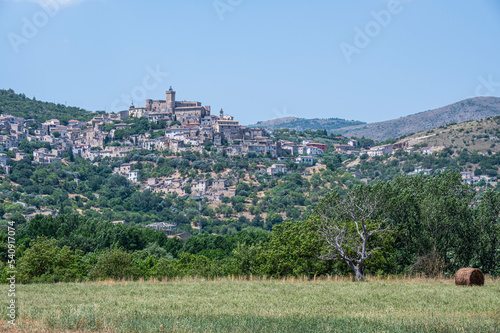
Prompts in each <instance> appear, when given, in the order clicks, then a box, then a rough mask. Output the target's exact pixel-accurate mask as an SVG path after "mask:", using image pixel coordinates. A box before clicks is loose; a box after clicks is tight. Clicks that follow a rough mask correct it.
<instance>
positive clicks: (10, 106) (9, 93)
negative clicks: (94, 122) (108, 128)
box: [0, 89, 96, 124]
mask: <svg viewBox="0 0 500 333" xmlns="http://www.w3.org/2000/svg"><path fill="white" fill-rule="evenodd" d="M0 114H11V115H13V116H16V117H23V118H25V119H35V120H36V121H40V122H44V121H46V120H48V119H59V120H60V121H61V122H62V123H63V124H66V123H67V122H68V120H71V119H76V120H80V121H87V120H89V119H92V117H93V116H94V115H95V114H96V113H93V112H90V111H87V110H84V109H81V108H77V107H71V106H65V105H62V104H55V103H50V102H41V101H37V100H36V99H34V98H33V99H31V98H28V97H26V96H25V95H24V94H16V93H15V92H14V90H12V89H9V90H4V89H0Z"/></svg>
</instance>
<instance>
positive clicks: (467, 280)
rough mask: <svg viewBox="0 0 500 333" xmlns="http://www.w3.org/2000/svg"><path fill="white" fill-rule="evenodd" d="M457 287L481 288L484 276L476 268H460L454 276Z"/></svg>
mask: <svg viewBox="0 0 500 333" xmlns="http://www.w3.org/2000/svg"><path fill="white" fill-rule="evenodd" d="M455 284H456V285H457V286H482V285H484V274H483V272H481V270H480V269H477V268H470V267H467V268H460V269H459V270H458V271H457V273H456V274H455Z"/></svg>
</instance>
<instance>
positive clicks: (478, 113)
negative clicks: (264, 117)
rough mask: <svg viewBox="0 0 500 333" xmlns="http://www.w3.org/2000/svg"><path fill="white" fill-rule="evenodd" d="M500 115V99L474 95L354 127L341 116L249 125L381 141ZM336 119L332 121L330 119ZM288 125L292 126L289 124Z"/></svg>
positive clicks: (283, 120) (290, 119)
mask: <svg viewBox="0 0 500 333" xmlns="http://www.w3.org/2000/svg"><path fill="white" fill-rule="evenodd" d="M498 115H500V98H499V97H493V96H486V97H472V98H468V99H464V100H462V101H458V102H456V103H452V104H449V105H446V106H443V107H440V108H436V109H431V110H427V111H422V112H418V113H415V114H411V115H408V116H404V117H400V118H395V119H391V120H385V121H379V122H373V123H364V122H361V121H359V123H360V124H355V125H352V126H339V125H341V124H342V122H356V121H348V120H343V119H339V118H328V119H318V118H315V119H305V118H297V117H286V118H278V119H273V120H269V121H260V122H258V123H257V124H253V125H249V127H263V128H265V129H268V130H273V129H277V128H279V129H283V128H289V129H293V130H299V131H304V130H308V129H309V130H319V129H326V130H327V131H328V132H330V133H332V132H333V133H336V134H341V135H345V136H348V137H358V138H361V137H365V138H367V139H373V140H378V141H384V140H386V139H394V138H398V137H401V136H405V135H409V134H412V133H417V132H421V131H426V130H430V129H433V128H437V127H440V126H446V125H449V124H452V123H463V122H467V121H472V120H481V119H485V118H488V117H492V116H498ZM331 120H333V122H332V123H331V124H329V122H331ZM287 126H288V127H287Z"/></svg>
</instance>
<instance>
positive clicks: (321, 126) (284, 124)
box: [249, 117, 366, 133]
mask: <svg viewBox="0 0 500 333" xmlns="http://www.w3.org/2000/svg"><path fill="white" fill-rule="evenodd" d="M363 124H366V123H364V122H362V121H357V120H345V119H340V118H328V119H319V118H315V119H305V118H297V117H286V118H278V119H273V120H267V121H259V122H257V124H254V125H249V127H260V128H264V129H266V130H268V131H272V130H275V129H285V128H287V129H290V130H296V131H304V130H313V131H315V130H326V131H327V132H329V133H337V132H336V130H337V129H338V128H344V127H350V126H356V125H363Z"/></svg>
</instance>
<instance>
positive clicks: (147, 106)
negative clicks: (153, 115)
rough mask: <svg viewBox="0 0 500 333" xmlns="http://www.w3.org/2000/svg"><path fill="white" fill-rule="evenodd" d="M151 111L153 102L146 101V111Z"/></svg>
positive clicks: (150, 100)
mask: <svg viewBox="0 0 500 333" xmlns="http://www.w3.org/2000/svg"><path fill="white" fill-rule="evenodd" d="M152 109H153V100H152V99H147V100H146V110H148V111H151V110H152Z"/></svg>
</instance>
